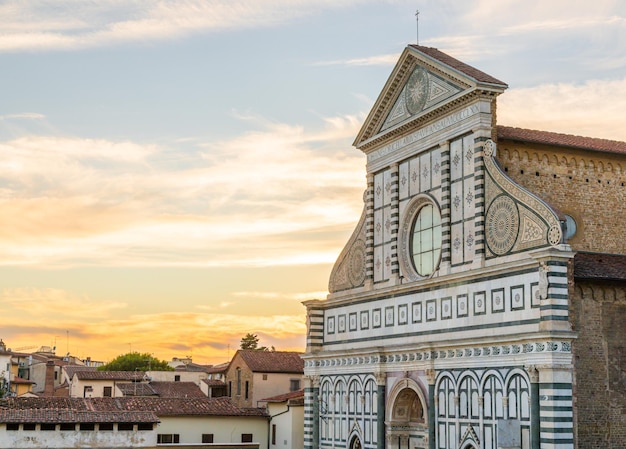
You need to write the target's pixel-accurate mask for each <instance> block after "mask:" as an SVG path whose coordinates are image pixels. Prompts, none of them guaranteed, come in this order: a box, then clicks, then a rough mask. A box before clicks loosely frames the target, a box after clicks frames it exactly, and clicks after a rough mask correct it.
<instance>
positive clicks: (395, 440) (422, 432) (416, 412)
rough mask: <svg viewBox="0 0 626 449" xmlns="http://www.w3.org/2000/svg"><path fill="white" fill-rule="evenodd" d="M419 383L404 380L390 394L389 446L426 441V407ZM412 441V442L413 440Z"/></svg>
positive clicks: (401, 448)
mask: <svg viewBox="0 0 626 449" xmlns="http://www.w3.org/2000/svg"><path fill="white" fill-rule="evenodd" d="M419 393H420V390H419V386H418V385H417V383H416V382H415V381H413V380H411V379H404V380H402V381H401V382H400V383H399V384H398V385H397V386H396V388H394V389H393V392H392V395H390V400H391V403H390V409H389V410H390V413H389V414H388V421H387V447H388V448H389V449H398V448H400V449H404V448H408V447H414V445H415V444H416V443H417V444H418V446H415V447H422V446H421V445H420V443H422V442H424V441H425V439H426V437H427V434H428V426H427V423H426V416H427V413H426V409H425V407H424V399H423V397H422V395H421V394H419ZM411 441H412V442H411Z"/></svg>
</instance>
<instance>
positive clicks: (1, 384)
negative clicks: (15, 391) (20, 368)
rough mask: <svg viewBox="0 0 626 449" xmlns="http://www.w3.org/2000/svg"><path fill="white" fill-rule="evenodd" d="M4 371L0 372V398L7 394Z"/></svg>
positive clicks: (7, 384)
mask: <svg viewBox="0 0 626 449" xmlns="http://www.w3.org/2000/svg"><path fill="white" fill-rule="evenodd" d="M5 374H6V373H5V372H4V371H2V372H1V373H0V398H4V397H6V396H8V394H9V383H8V382H7V380H6V379H5V377H4V376H5Z"/></svg>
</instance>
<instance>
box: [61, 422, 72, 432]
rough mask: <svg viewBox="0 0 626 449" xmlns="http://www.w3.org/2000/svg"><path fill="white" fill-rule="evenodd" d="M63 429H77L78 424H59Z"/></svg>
mask: <svg viewBox="0 0 626 449" xmlns="http://www.w3.org/2000/svg"><path fill="white" fill-rule="evenodd" d="M59 428H60V429H61V430H76V424H74V423H73V422H64V423H61V425H59Z"/></svg>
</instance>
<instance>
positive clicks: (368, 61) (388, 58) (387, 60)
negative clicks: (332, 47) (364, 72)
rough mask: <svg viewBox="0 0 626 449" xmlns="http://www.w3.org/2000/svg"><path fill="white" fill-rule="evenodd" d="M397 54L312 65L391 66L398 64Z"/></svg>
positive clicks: (321, 62) (320, 62)
mask: <svg viewBox="0 0 626 449" xmlns="http://www.w3.org/2000/svg"><path fill="white" fill-rule="evenodd" d="M399 56H400V54H399V53H391V54H387V55H375V56H368V57H365V58H352V59H343V60H334V61H319V62H316V63H314V64H313V65H316V66H325V65H346V66H369V65H382V66H393V65H394V64H395V63H396V62H398V57H399Z"/></svg>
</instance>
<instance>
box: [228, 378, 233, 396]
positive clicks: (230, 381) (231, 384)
mask: <svg viewBox="0 0 626 449" xmlns="http://www.w3.org/2000/svg"><path fill="white" fill-rule="evenodd" d="M228 397H231V398H232V397H233V381H232V380H229V381H228Z"/></svg>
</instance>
